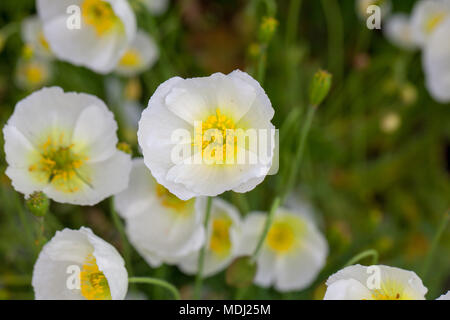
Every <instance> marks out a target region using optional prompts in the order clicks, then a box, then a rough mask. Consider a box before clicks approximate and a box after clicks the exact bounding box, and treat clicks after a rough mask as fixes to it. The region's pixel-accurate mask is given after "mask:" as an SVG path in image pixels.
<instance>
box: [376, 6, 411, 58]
mask: <svg viewBox="0 0 450 320" xmlns="http://www.w3.org/2000/svg"><path fill="white" fill-rule="evenodd" d="M383 30H384V34H385V35H386V37H387V38H388V39H389V41H390V42H391V43H392V44H394V45H396V46H398V47H400V48H402V49H405V50H414V49H416V48H417V45H416V43H415V42H414V40H413V37H412V31H411V23H410V19H409V17H408V16H407V15H406V14H401V13H399V14H395V15H392V16H390V17H389V18H387V21H386V23H385V24H384V25H383Z"/></svg>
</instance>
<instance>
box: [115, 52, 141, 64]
mask: <svg viewBox="0 0 450 320" xmlns="http://www.w3.org/2000/svg"><path fill="white" fill-rule="evenodd" d="M140 63H141V56H140V54H139V52H137V51H136V50H134V49H129V50H127V51H126V52H125V53H124V55H123V56H122V58H121V59H120V61H119V64H120V65H121V66H123V67H135V66H138V65H139V64H140Z"/></svg>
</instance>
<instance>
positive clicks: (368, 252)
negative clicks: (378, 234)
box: [345, 249, 378, 267]
mask: <svg viewBox="0 0 450 320" xmlns="http://www.w3.org/2000/svg"><path fill="white" fill-rule="evenodd" d="M370 256H372V264H373V265H375V264H378V251H377V250H375V249H369V250H366V251H363V252H361V253H358V254H357V255H356V256H354V257H353V258H351V259H350V260H349V261H348V262H347V263H346V264H345V267H348V266H351V265H354V264H355V263H356V262H358V261H360V260H362V259H364V258H367V257H370Z"/></svg>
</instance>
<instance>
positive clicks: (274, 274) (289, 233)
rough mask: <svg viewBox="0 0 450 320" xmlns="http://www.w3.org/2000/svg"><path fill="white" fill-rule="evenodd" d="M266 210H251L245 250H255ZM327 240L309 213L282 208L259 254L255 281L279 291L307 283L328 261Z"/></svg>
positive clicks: (244, 233)
mask: <svg viewBox="0 0 450 320" xmlns="http://www.w3.org/2000/svg"><path fill="white" fill-rule="evenodd" d="M266 219H267V214H266V213H260V212H255V213H250V214H249V215H248V216H247V217H246V219H245V221H244V224H243V227H242V239H241V249H240V252H241V253H242V254H252V253H253V252H254V250H255V248H256V245H257V243H258V241H259V239H260V237H261V234H262V232H263V228H264V224H265V222H266ZM327 255H328V244H327V241H326V239H325V237H324V236H323V234H322V233H321V232H320V231H319V230H318V229H317V227H316V225H315V224H314V223H313V222H312V220H311V219H310V217H309V215H308V214H307V213H304V212H300V211H297V210H296V209H286V208H279V209H278V210H277V212H276V213H275V215H274V219H273V222H272V225H271V227H270V229H269V232H268V234H267V237H266V239H265V242H264V244H263V246H262V248H261V251H260V253H259V256H258V258H257V273H256V277H255V280H254V281H255V283H256V284H257V285H259V286H262V287H269V286H271V285H274V286H275V289H277V290H278V291H282V292H284V291H292V290H301V289H304V288H306V287H308V286H309V285H310V284H311V283H312V282H313V281H314V279H315V278H316V276H317V275H318V273H319V271H320V270H321V269H322V267H323V266H324V265H325V261H326V257H327Z"/></svg>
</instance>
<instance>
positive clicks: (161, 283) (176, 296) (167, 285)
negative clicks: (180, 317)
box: [128, 277, 181, 300]
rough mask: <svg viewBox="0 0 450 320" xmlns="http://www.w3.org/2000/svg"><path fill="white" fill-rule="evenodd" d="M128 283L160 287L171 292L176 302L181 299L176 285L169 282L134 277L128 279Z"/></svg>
mask: <svg viewBox="0 0 450 320" xmlns="http://www.w3.org/2000/svg"><path fill="white" fill-rule="evenodd" d="M128 282H129V283H145V284H153V285H155V286H160V287H162V288H165V289H167V290H169V291H170V292H171V293H172V295H173V298H174V299H175V300H180V299H181V297H180V293H179V292H178V289H177V288H176V287H175V286H174V285H172V284H170V283H169V282H167V281H165V280H161V279H156V278H150V277H132V278H128Z"/></svg>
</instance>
